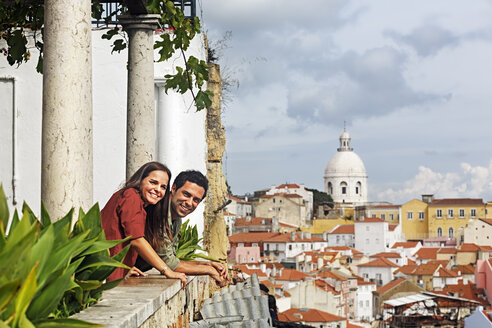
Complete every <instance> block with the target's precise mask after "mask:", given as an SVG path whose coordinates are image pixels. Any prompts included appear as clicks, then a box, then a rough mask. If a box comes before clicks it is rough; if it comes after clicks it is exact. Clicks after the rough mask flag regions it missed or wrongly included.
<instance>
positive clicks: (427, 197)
mask: <svg viewBox="0 0 492 328" xmlns="http://www.w3.org/2000/svg"><path fill="white" fill-rule="evenodd" d="M433 200H434V195H433V194H424V195H422V201H423V202H424V203H427V204H430V203H432V201H433Z"/></svg>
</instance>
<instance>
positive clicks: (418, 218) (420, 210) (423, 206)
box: [400, 199, 429, 240]
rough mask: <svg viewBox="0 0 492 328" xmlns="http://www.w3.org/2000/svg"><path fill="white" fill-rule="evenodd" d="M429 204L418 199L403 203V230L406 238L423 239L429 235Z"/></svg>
mask: <svg viewBox="0 0 492 328" xmlns="http://www.w3.org/2000/svg"><path fill="white" fill-rule="evenodd" d="M427 207H428V204H427V203H426V202H423V201H421V200H418V199H412V200H411V201H409V202H407V203H405V204H403V205H401V218H400V223H401V232H402V234H403V238H405V239H406V240H421V239H424V238H428V237H429V230H428V222H429V215H428V213H427Z"/></svg>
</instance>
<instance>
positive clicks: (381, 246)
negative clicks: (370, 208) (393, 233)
mask: <svg viewBox="0 0 492 328" xmlns="http://www.w3.org/2000/svg"><path fill="white" fill-rule="evenodd" d="M354 232H355V233H354V235H355V249H356V250H358V251H361V252H363V253H364V254H366V255H371V254H375V253H380V252H385V251H386V250H387V248H386V238H387V234H388V223H387V222H362V221H361V222H355V224H354ZM390 247H391V245H390Z"/></svg>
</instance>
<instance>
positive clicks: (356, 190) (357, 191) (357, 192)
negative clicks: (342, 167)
mask: <svg viewBox="0 0 492 328" xmlns="http://www.w3.org/2000/svg"><path fill="white" fill-rule="evenodd" d="M355 194H356V195H358V194H359V187H355Z"/></svg>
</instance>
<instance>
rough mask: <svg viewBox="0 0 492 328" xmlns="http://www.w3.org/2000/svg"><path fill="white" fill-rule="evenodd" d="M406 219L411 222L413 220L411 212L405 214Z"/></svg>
mask: <svg viewBox="0 0 492 328" xmlns="http://www.w3.org/2000/svg"><path fill="white" fill-rule="evenodd" d="M407 219H408V220H412V219H413V212H407Z"/></svg>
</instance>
